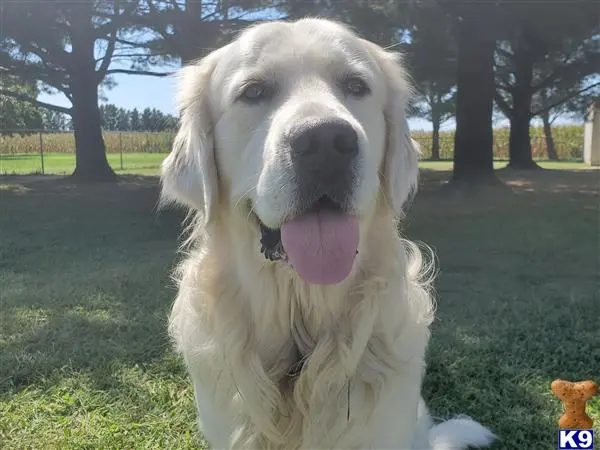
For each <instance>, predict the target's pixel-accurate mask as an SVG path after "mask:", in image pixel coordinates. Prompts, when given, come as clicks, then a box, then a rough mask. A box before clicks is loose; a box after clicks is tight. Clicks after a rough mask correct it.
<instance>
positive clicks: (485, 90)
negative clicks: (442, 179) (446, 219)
mask: <svg viewBox="0 0 600 450" xmlns="http://www.w3.org/2000/svg"><path fill="white" fill-rule="evenodd" d="M457 27H458V29H457V32H458V34H457V37H458V39H457V43H458V73H457V89H458V92H457V97H456V134H455V138H454V172H453V176H452V182H453V183H466V184H471V185H472V184H484V183H490V184H494V183H496V182H497V179H496V176H495V174H494V157H493V138H494V136H493V126H492V106H493V98H494V89H495V88H494V47H495V40H494V38H493V36H490V33H489V30H486V29H485V28H483V29H481V28H482V27H484V25H480V24H479V23H478V20H477V19H476V18H474V17H470V18H469V17H464V18H463V20H462V21H461V22H460V23H459V24H458V25H457ZM475 36H477V38H475Z"/></svg>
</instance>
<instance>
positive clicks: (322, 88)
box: [162, 19, 417, 278]
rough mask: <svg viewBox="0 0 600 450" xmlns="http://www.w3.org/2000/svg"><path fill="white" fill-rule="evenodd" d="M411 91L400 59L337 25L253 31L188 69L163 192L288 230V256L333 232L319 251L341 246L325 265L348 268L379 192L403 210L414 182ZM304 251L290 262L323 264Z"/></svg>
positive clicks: (210, 212)
mask: <svg viewBox="0 0 600 450" xmlns="http://www.w3.org/2000/svg"><path fill="white" fill-rule="evenodd" d="M408 91H409V89H408V85H407V82H406V79H405V75H404V71H403V69H402V67H401V65H400V63H399V61H398V59H397V57H396V56H395V55H393V54H391V53H388V52H385V51H383V50H382V49H381V48H379V47H378V46H376V45H374V44H372V43H370V42H368V41H365V40H363V39H360V38H358V37H357V36H355V35H354V34H352V33H351V32H350V31H349V30H348V29H346V28H345V27H343V26H341V25H339V24H336V23H333V22H330V21H326V20H317V19H304V20H300V21H297V22H293V23H283V22H272V23H267V24H262V25H259V26H256V27H252V28H250V29H249V30H247V31H245V32H244V33H243V34H242V35H241V36H240V37H239V38H238V39H237V40H235V41H234V42H232V43H231V44H229V45H227V46H226V47H223V48H221V49H219V50H217V51H215V52H213V53H211V54H210V55H208V56H207V57H206V58H204V59H203V60H202V61H200V62H199V63H197V64H193V65H191V66H188V67H186V68H184V69H182V71H181V83H180V94H179V107H180V110H181V114H182V117H181V127H180V130H179V132H178V135H177V137H176V141H175V144H174V148H173V151H172V152H171V154H170V155H169V157H168V158H167V159H166V160H165V162H164V164H163V174H162V181H163V194H164V195H165V197H166V198H168V199H171V200H175V201H179V202H183V203H185V204H187V205H188V206H191V207H193V208H196V209H198V210H200V211H201V212H203V214H204V217H205V220H206V222H207V223H208V222H210V221H211V220H212V218H213V216H214V215H215V214H216V213H217V212H216V210H217V208H221V210H222V209H225V213H226V214H236V215H240V214H241V215H242V216H243V217H245V218H248V220H254V219H255V220H256V222H258V223H259V224H260V225H261V226H262V229H263V231H264V230H267V229H271V230H280V229H281V233H282V240H283V247H284V253H287V255H288V256H291V255H292V254H294V255H295V254H296V250H293V248H296V247H302V246H304V247H306V245H307V244H306V242H307V241H308V240H311V239H312V240H315V239H316V240H317V241H323V239H325V237H324V235H323V233H325V234H328V235H330V236H333V237H330V238H327V239H329V241H328V243H325V244H323V242H322V244H323V245H320V247H319V248H315V249H313V251H314V252H316V253H319V252H320V253H323V252H324V248H325V247H334V250H332V251H333V252H334V253H335V254H336V255H337V256H332V257H331V258H333V259H329V260H328V261H322V263H323V264H329V265H331V264H332V262H333V261H334V260H335V261H337V263H336V264H339V261H340V258H342V256H340V255H342V254H345V253H348V255H346V256H343V258H346V259H348V258H350V253H352V255H354V254H355V253H356V243H355V242H354V241H356V240H357V239H358V231H357V230H358V228H359V227H360V224H361V223H362V222H364V221H365V220H366V219H367V218H368V217H369V216H370V215H371V214H372V213H373V211H374V207H375V204H376V203H377V200H378V197H379V196H380V195H383V196H384V197H385V200H386V202H387V204H388V205H389V207H390V208H392V209H393V211H394V212H395V213H396V214H400V213H401V208H402V205H403V204H404V202H405V201H406V199H407V198H408V197H409V195H410V193H411V191H412V190H413V189H414V187H415V185H416V177H417V150H416V148H415V147H414V146H413V145H412V142H411V140H410V138H409V136H408V128H407V126H406V119H405V116H404V109H405V107H406V103H407V100H408V94H409V92H408ZM250 226H253V227H255V228H257V227H256V224H250ZM318 230H321V231H318ZM323 230H325V231H323ZM286 241H287V244H286ZM352 246H354V249H352V248H351V247H352ZM297 251H298V252H300V253H302V252H304V253H306V251H307V250H306V248H305V249H304V250H302V249H301V250H297ZM290 252H291V253H290ZM336 252H337V253H336ZM305 256H306V255H304V256H302V257H298V258H292V260H294V259H296V260H295V261H292V262H293V263H294V266H295V267H296V268H299V267H300V266H303V265H308V266H311V265H314V266H315V267H317V266H319V264H315V260H314V258H313V259H312V260H310V258H309V259H308V260H306V259H305ZM335 258H338V259H335ZM343 258H342V259H343ZM350 259H353V256H352V258H350ZM346 263H347V264H348V260H347V261H346ZM347 264H346V265H347ZM349 264H350V265H351V261H349ZM300 271H302V270H300ZM340 276H341V275H338V276H337V278H339V277H340ZM332 277H333V278H336V276H334V275H332ZM308 278H311V276H309V277H308ZM312 278H314V277H312Z"/></svg>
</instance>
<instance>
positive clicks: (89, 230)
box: [0, 177, 182, 394]
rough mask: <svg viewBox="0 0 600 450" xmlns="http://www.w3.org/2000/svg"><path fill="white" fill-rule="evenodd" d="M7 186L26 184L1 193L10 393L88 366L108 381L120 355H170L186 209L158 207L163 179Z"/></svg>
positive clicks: (1, 277)
mask: <svg viewBox="0 0 600 450" xmlns="http://www.w3.org/2000/svg"><path fill="white" fill-rule="evenodd" d="M6 178H12V179H11V180H7V179H6ZM24 178H25V179H24ZM40 178H41V179H40ZM23 179H24V180H23ZM15 182H17V183H15ZM0 184H7V185H9V186H20V188H19V189H13V190H7V189H3V190H2V191H1V193H0V195H1V198H2V201H1V209H2V214H0V216H1V218H0V228H1V229H2V243H1V245H0V284H2V286H3V295H2V297H3V298H2V323H3V324H2V328H3V330H2V332H0V340H1V342H2V352H1V355H0V366H1V367H3V368H10V369H9V370H8V371H7V372H4V374H3V376H2V377H0V393H3V394H7V393H8V392H13V393H14V392H16V391H18V390H20V389H24V388H27V387H28V386H31V385H35V384H36V383H44V382H49V381H50V380H52V379H53V378H55V377H61V376H64V375H65V374H67V373H76V372H81V371H84V372H88V373H89V376H90V377H91V378H92V379H95V380H96V381H97V383H98V388H100V389H102V385H103V384H106V383H107V382H109V381H110V376H111V375H110V374H111V370H110V367H112V366H114V363H115V362H118V363H119V364H121V365H126V366H131V365H135V364H142V363H144V364H145V363H149V362H152V361H154V360H156V359H157V358H162V357H164V355H165V353H168V352H169V351H170V346H169V342H168V339H167V336H166V318H167V315H168V309H169V307H170V304H171V302H172V299H173V297H174V294H175V292H174V290H173V289H172V283H171V281H170V279H169V274H170V270H171V267H172V264H173V262H174V259H175V249H176V245H177V243H176V240H177V236H178V233H179V231H180V226H179V224H180V223H181V219H182V214H181V213H179V212H175V211H164V212H161V213H159V214H158V213H156V212H155V205H156V199H157V194H158V190H157V186H156V179H155V178H153V179H151V180H150V179H145V178H143V177H133V178H132V177H130V179H128V180H127V185H126V186H125V187H124V186H119V185H113V186H98V187H94V186H85V187H79V186H74V185H72V184H70V183H68V182H66V181H65V180H64V179H60V178H57V179H48V178H46V177H34V179H27V177H14V178H13V177H3V179H2V180H1V182H0Z"/></svg>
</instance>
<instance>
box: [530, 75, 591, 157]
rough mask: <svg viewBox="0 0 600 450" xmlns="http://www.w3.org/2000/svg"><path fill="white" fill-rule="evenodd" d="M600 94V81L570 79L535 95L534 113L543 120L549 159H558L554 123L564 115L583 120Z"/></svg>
mask: <svg viewBox="0 0 600 450" xmlns="http://www.w3.org/2000/svg"><path fill="white" fill-rule="evenodd" d="M599 95H600V82H598V81H596V82H589V83H587V82H585V81H583V82H582V81H580V82H579V83H575V84H574V83H572V82H571V81H570V80H563V81H562V82H558V83H557V84H555V85H554V86H552V87H551V88H546V89H541V90H539V91H538V92H536V94H534V96H533V102H532V109H533V112H532V115H536V116H538V117H539V118H540V119H541V120H542V127H543V130H544V139H545V141H546V149H547V151H548V159H550V160H552V161H557V160H558V153H557V151H556V147H555V145H554V138H553V136H552V124H553V123H554V121H555V120H556V119H558V118H559V117H560V116H563V115H570V116H573V117H574V118H576V119H578V120H581V119H583V117H584V116H585V113H586V111H587V108H588V106H589V105H590V104H591V103H592V102H593V100H594V99H595V98H598V96H599Z"/></svg>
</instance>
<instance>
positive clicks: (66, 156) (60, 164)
mask: <svg viewBox="0 0 600 450" xmlns="http://www.w3.org/2000/svg"><path fill="white" fill-rule="evenodd" d="M166 155H167V154H166V153H123V169H121V158H120V155H119V154H118V153H107V156H108V162H109V164H110V165H111V167H112V168H113V169H114V170H115V172H117V173H118V174H135V175H156V174H158V167H159V166H160V163H161V162H162V160H163V159H164V158H165V156H166ZM452 164H453V163H452V161H422V162H421V167H423V168H425V169H430V170H452ZM506 164H507V162H506V161H495V162H494V167H495V168H496V169H501V168H503V167H505V166H506ZM538 164H539V165H540V166H542V167H543V168H545V169H588V168H590V166H587V165H585V164H584V163H583V162H582V161H558V162H555V161H539V162H538ZM74 169H75V155H74V154H72V153H61V152H53V153H44V174H47V175H48V174H54V175H66V174H70V173H72V172H73V170H74ZM32 173H42V163H41V158H40V154H39V153H37V154H33V153H18V154H13V155H6V154H0V174H32Z"/></svg>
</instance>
